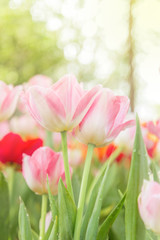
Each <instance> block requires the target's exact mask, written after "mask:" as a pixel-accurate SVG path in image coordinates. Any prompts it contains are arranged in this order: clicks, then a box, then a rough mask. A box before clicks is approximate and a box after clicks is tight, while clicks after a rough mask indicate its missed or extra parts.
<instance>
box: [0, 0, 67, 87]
mask: <svg viewBox="0 0 160 240" xmlns="http://www.w3.org/2000/svg"><path fill="white" fill-rule="evenodd" d="M2 2H3V1H2ZM0 19H1V21H0V36H1V37H0V56H1V57H0V79H1V80H3V81H5V82H7V83H12V84H19V83H22V82H24V81H27V80H28V79H29V78H30V77H32V76H33V75H35V74H38V73H41V74H46V75H50V76H52V77H54V74H55V69H57V66H59V65H60V64H62V63H64V61H65V60H64V57H63V51H62V50H61V49H59V48H58V47H57V35H56V33H55V32H49V31H47V30H46V28H45V24H44V23H43V22H34V21H33V20H32V16H31V14H30V7H29V6H26V5H25V6H21V7H19V8H16V9H11V8H10V7H9V3H8V1H4V2H3V4H1V7H0Z"/></svg>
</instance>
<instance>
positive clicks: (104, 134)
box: [76, 88, 134, 147]
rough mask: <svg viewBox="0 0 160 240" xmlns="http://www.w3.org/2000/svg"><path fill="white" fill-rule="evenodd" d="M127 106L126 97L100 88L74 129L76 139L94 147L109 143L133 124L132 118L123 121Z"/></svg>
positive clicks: (127, 100)
mask: <svg viewBox="0 0 160 240" xmlns="http://www.w3.org/2000/svg"><path fill="white" fill-rule="evenodd" d="M128 108H129V99H128V97H125V96H115V95H114V94H113V92H112V91H111V90H109V89H106V88H102V89H101V90H100V91H99V92H98V94H97V95H96V97H95V98H94V101H93V102H92V104H91V106H90V108H89V110H88V112H87V113H86V114H85V116H84V118H83V119H82V121H81V122H80V123H79V126H78V127H77V129H76V135H77V137H78V139H79V140H80V141H81V142H83V143H85V144H89V143H90V144H93V145H95V146H96V147H102V146H105V145H107V144H109V143H110V142H112V141H113V140H114V138H115V137H117V136H118V134H119V133H120V132H121V131H122V130H124V129H125V128H127V127H130V126H133V125H134V121H132V120H131V121H127V122H124V119H125V117H126V114H127V112H128Z"/></svg>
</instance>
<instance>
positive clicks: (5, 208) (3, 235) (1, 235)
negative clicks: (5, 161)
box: [0, 172, 9, 240]
mask: <svg viewBox="0 0 160 240" xmlns="http://www.w3.org/2000/svg"><path fill="white" fill-rule="evenodd" d="M8 233H9V192H8V185H7V182H6V180H5V178H4V176H3V174H2V172H0V239H3V240H8Z"/></svg>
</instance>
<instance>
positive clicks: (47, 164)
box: [22, 147, 65, 195]
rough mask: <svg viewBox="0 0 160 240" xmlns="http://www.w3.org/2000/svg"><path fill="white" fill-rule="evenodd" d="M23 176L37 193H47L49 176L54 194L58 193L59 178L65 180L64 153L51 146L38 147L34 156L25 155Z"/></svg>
mask: <svg viewBox="0 0 160 240" xmlns="http://www.w3.org/2000/svg"><path fill="white" fill-rule="evenodd" d="M22 172H23V176H24V178H25V180H26V182H27V184H28V186H29V188H30V189H31V190H32V191H34V192H35V193H37V194H45V193H47V192H48V191H47V176H48V180H49V186H50V189H51V192H52V194H53V195H56V194H57V193H58V182H59V179H60V178H62V180H63V181H64V182H65V173H64V165H63V158H62V154H61V153H58V152H54V151H53V150H52V149H50V148H49V147H41V148H39V149H37V150H36V151H35V152H34V153H33V154H32V156H28V155H24V159H23V164H22Z"/></svg>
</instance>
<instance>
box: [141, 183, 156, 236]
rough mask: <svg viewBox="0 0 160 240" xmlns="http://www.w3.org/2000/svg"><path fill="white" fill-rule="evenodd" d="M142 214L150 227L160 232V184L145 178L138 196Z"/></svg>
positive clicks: (145, 222)
mask: <svg viewBox="0 0 160 240" xmlns="http://www.w3.org/2000/svg"><path fill="white" fill-rule="evenodd" d="M138 208H139V213H140V216H141V218H142V220H143V222H144V224H145V225H146V227H147V228H148V229H151V230H152V231H153V232H155V233H159V234H160V184H159V183H157V182H154V181H146V180H144V183H143V186H142V190H141V193H140V195H139V197H138Z"/></svg>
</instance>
